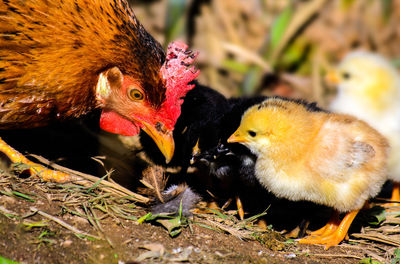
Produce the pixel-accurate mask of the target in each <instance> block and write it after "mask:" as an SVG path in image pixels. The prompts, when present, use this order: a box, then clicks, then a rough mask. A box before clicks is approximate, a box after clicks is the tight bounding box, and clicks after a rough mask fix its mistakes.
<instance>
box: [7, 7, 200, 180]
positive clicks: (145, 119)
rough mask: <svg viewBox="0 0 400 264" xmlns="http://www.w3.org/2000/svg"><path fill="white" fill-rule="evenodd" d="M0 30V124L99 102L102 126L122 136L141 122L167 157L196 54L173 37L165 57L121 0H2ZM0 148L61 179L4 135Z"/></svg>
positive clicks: (34, 121) (65, 114) (37, 120)
mask: <svg viewBox="0 0 400 264" xmlns="http://www.w3.org/2000/svg"><path fill="white" fill-rule="evenodd" d="M0 34H1V38H0V129H13V128H30V127H37V126H43V125H46V124H48V123H49V122H51V121H52V120H65V119H69V118H77V117H79V116H82V115H84V114H86V113H88V112H89V111H91V110H93V109H95V108H101V109H103V110H102V114H101V118H100V127H101V128H103V129H104V130H107V131H109V132H113V133H118V134H122V135H128V136H131V135H136V134H138V133H139V131H140V129H143V131H145V132H146V133H147V134H148V135H149V136H150V137H151V138H152V139H153V140H154V141H155V143H156V144H157V146H158V148H159V149H160V151H161V152H162V153H163V155H164V156H165V159H166V161H167V162H168V161H169V160H171V158H172V156H173V153H174V140H173V137H172V131H173V129H174V125H175V123H176V120H177V118H178V117H179V115H180V105H181V104H182V102H183V100H182V97H184V95H185V94H186V92H187V91H188V90H190V89H191V88H192V85H188V83H189V82H190V81H191V80H193V79H194V78H195V77H196V76H197V75H198V71H196V70H194V69H193V68H190V64H191V63H192V62H193V60H194V57H195V55H194V54H192V53H191V52H190V51H188V50H187V46H186V45H184V44H183V43H175V44H172V45H170V47H169V48H168V54H167V56H165V54H164V51H163V50H162V48H161V46H160V44H159V43H158V42H157V41H156V40H154V39H153V37H152V36H151V35H150V34H149V33H147V32H146V30H145V29H144V28H143V26H142V25H141V24H140V23H139V21H138V20H137V19H136V17H135V15H134V13H133V11H132V10H131V9H130V7H129V5H128V3H127V2H126V1H125V0H115V1H111V0H103V1H98V0H76V1H56V0H50V1H46V0H37V1H7V0H2V1H1V2H0ZM0 150H1V151H2V152H4V153H6V154H7V155H8V156H9V157H10V159H11V161H13V162H23V163H27V164H29V165H31V166H32V167H31V169H30V170H31V173H33V174H37V173H39V172H40V173H41V176H42V177H43V178H44V179H53V180H59V181H62V180H65V179H66V178H68V176H67V175H65V174H62V173H60V172H54V171H51V170H47V169H45V168H43V167H42V166H39V165H37V164H34V163H32V162H30V161H29V160H27V159H26V158H25V157H24V156H22V155H21V154H20V153H18V152H16V151H15V150H13V149H12V148H10V147H9V146H8V145H7V144H6V143H5V142H4V141H1V142H0Z"/></svg>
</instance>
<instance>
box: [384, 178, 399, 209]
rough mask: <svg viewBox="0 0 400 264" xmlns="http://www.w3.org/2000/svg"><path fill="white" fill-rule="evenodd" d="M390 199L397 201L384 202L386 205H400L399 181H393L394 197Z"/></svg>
mask: <svg viewBox="0 0 400 264" xmlns="http://www.w3.org/2000/svg"><path fill="white" fill-rule="evenodd" d="M390 201H392V202H395V203H388V204H384V207H392V206H400V183H399V182H394V183H393V191H392V198H390Z"/></svg>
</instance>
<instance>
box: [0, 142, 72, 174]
mask: <svg viewBox="0 0 400 264" xmlns="http://www.w3.org/2000/svg"><path fill="white" fill-rule="evenodd" d="M0 152H3V153H4V154H5V155H6V156H7V157H8V158H9V159H10V160H11V162H12V163H21V164H24V165H26V166H27V167H28V170H29V173H30V175H37V176H39V177H41V179H43V180H44V181H53V182H66V181H68V180H70V175H69V174H67V173H64V172H61V171H55V170H50V169H48V168H46V167H44V166H42V165H40V164H37V163H34V162H32V161H30V160H29V159H27V158H26V157H25V156H24V155H22V154H21V153H19V152H18V151H16V150H15V149H13V148H12V147H11V146H9V145H8V144H7V143H6V142H5V141H4V140H2V139H1V138H0Z"/></svg>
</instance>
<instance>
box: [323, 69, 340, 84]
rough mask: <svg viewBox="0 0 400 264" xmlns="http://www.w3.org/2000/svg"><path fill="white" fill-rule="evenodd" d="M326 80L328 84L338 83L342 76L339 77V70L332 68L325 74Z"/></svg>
mask: <svg viewBox="0 0 400 264" xmlns="http://www.w3.org/2000/svg"><path fill="white" fill-rule="evenodd" d="M325 81H326V82H327V83H328V84H331V85H336V84H338V83H339V82H340V78H339V74H338V72H337V71H335V70H331V71H329V72H328V73H327V74H326V75H325Z"/></svg>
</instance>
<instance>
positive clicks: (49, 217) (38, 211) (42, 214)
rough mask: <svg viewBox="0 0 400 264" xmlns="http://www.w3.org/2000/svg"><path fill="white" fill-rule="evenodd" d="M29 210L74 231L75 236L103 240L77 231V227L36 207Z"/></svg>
mask: <svg viewBox="0 0 400 264" xmlns="http://www.w3.org/2000/svg"><path fill="white" fill-rule="evenodd" d="M29 209H30V210H31V211H33V212H36V213H38V214H40V215H41V216H44V217H46V218H47V219H50V220H52V221H54V222H56V223H57V224H59V225H61V226H63V227H65V228H66V229H68V230H70V231H72V232H73V233H75V234H78V235H81V236H87V237H93V238H95V239H101V238H100V237H98V236H94V235H91V234H89V233H86V232H83V231H81V230H79V229H77V228H75V227H73V226H71V225H69V224H67V223H66V222H64V221H62V220H61V219H59V218H57V217H55V216H52V215H49V214H47V213H45V212H43V211H40V210H39V209H37V208H35V207H30V208H29Z"/></svg>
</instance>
